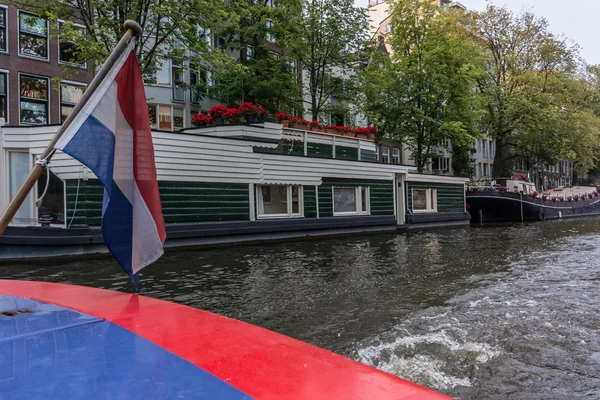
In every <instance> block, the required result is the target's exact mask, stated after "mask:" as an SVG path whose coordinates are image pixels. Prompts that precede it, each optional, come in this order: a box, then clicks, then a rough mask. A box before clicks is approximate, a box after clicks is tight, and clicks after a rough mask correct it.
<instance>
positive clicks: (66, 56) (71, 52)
mask: <svg viewBox="0 0 600 400" xmlns="http://www.w3.org/2000/svg"><path fill="white" fill-rule="evenodd" d="M75 51H76V47H75V43H72V42H61V43H60V49H59V55H60V61H62V62H68V63H75V62H77V59H76V58H77V57H75Z"/></svg>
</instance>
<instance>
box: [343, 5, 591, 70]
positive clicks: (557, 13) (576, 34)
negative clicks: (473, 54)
mask: <svg viewBox="0 0 600 400" xmlns="http://www.w3.org/2000/svg"><path fill="white" fill-rule="evenodd" d="M354 1H355V4H356V5H357V6H360V7H366V6H367V3H368V0H354ZM459 2H460V3H462V4H463V5H464V6H465V7H467V8H468V9H469V10H483V9H485V7H486V4H487V3H488V1H486V0H459ZM491 2H492V3H493V4H495V5H498V6H506V7H507V8H508V9H510V10H511V11H513V12H515V13H519V12H520V11H522V10H526V11H530V12H532V13H534V14H535V15H538V16H541V17H544V18H546V19H547V20H548V23H549V24H550V30H551V31H552V32H554V33H555V34H557V35H564V36H566V37H567V38H569V39H571V40H572V41H573V42H575V43H577V44H578V45H579V47H580V55H581V57H582V58H583V59H584V60H586V61H587V62H588V63H589V64H600V46H599V45H598V39H597V37H598V35H597V27H598V25H600V21H599V20H598V17H599V16H600V0H570V1H567V0H491Z"/></svg>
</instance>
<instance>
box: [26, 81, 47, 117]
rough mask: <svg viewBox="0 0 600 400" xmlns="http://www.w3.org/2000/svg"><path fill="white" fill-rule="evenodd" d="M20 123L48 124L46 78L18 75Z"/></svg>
mask: <svg viewBox="0 0 600 400" xmlns="http://www.w3.org/2000/svg"><path fill="white" fill-rule="evenodd" d="M20 87H21V90H20V107H19V109H20V114H21V124H31V125H44V124H48V78H42V77H37V76H31V75H21V76H20Z"/></svg>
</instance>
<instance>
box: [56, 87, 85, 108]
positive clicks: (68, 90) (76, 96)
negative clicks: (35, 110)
mask: <svg viewBox="0 0 600 400" xmlns="http://www.w3.org/2000/svg"><path fill="white" fill-rule="evenodd" d="M84 90H85V86H78V85H69V84H63V85H61V88H60V97H61V101H62V102H63V103H71V104H77V102H79V100H81V97H82V96H83V91H84Z"/></svg>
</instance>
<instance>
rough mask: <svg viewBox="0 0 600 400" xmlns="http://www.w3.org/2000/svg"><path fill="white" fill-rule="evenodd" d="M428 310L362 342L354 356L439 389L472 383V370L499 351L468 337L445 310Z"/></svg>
mask: <svg viewBox="0 0 600 400" xmlns="http://www.w3.org/2000/svg"><path fill="white" fill-rule="evenodd" d="M428 311H430V312H428V313H426V315H418V316H415V317H413V318H410V319H407V320H406V321H404V322H403V323H402V324H401V325H399V326H397V327H396V328H394V329H393V330H392V331H390V332H387V333H385V334H382V335H380V336H378V337H377V338H375V339H374V340H371V343H370V344H368V343H362V344H361V347H360V348H359V349H357V351H356V358H357V360H358V361H360V362H362V363H365V364H368V365H372V366H374V367H376V368H379V369H381V370H383V371H386V372H389V373H391V374H394V375H397V376H399V377H402V378H404V379H408V380H411V381H413V382H416V383H419V384H421V385H425V386H428V387H432V388H436V389H440V390H448V389H452V388H455V387H457V386H465V387H469V386H471V384H472V379H473V372H474V370H477V369H479V368H481V367H482V366H483V365H485V364H486V363H488V362H489V361H490V360H492V359H494V358H495V357H497V356H498V355H499V354H500V351H499V350H498V349H497V348H496V347H494V346H490V345H489V344H487V343H479V342H474V341H470V340H469V333H468V330H467V329H465V328H464V327H461V324H459V323H458V321H457V320H455V319H454V318H451V317H450V316H449V312H448V310H446V311H443V312H439V311H440V308H436V309H431V310H428ZM432 311H434V312H433V313H431V312H432ZM433 321H435V323H434V324H432V322H433Z"/></svg>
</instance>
